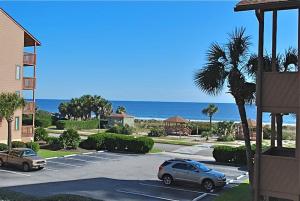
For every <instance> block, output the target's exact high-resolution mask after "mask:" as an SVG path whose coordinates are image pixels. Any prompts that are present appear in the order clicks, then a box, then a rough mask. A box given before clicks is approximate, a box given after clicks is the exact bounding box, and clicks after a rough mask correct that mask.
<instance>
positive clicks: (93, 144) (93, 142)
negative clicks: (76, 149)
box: [80, 134, 106, 150]
mask: <svg viewBox="0 0 300 201" xmlns="http://www.w3.org/2000/svg"><path fill="white" fill-rule="evenodd" d="M105 136H106V134H94V135H90V136H89V137H88V138H87V139H86V140H83V141H82V142H81V143H80V147H81V148H83V149H88V150H101V149H103V148H104V139H105Z"/></svg>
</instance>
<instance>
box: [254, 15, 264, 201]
mask: <svg viewBox="0 0 300 201" xmlns="http://www.w3.org/2000/svg"><path fill="white" fill-rule="evenodd" d="M256 16H257V19H258V22H259V38H258V69H257V75H256V106H257V118H256V154H255V172H254V176H255V179H254V181H255V183H254V185H255V195H254V201H260V159H261V142H262V105H261V102H262V73H263V69H262V68H263V58H264V11H262V10H256Z"/></svg>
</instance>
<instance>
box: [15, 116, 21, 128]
mask: <svg viewBox="0 0 300 201" xmlns="http://www.w3.org/2000/svg"><path fill="white" fill-rule="evenodd" d="M15 130H16V131H18V130H20V117H15Z"/></svg>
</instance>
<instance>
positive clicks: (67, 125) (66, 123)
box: [56, 119, 99, 130]
mask: <svg viewBox="0 0 300 201" xmlns="http://www.w3.org/2000/svg"><path fill="white" fill-rule="evenodd" d="M56 128H57V129H60V130H64V129H74V130H82V129H97V128H99V120H98V119H92V120H86V121H75V120H59V121H57V122H56Z"/></svg>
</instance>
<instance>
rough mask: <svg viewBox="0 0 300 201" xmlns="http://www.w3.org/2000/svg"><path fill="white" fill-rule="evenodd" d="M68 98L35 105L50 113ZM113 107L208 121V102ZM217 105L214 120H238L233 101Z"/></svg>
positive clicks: (251, 113)
mask: <svg viewBox="0 0 300 201" xmlns="http://www.w3.org/2000/svg"><path fill="white" fill-rule="evenodd" d="M68 101H69V100H59V99H37V100H36V103H37V107H38V109H41V110H46V111H48V112H51V113H57V112H58V106H59V104H60V103H62V102H68ZM110 102H111V103H112V106H113V109H114V110H115V109H116V108H117V107H118V106H124V107H125V108H126V110H127V113H128V114H130V115H133V116H135V117H136V118H138V119H156V120H164V119H166V118H169V117H171V116H176V115H179V116H182V117H184V118H186V119H188V120H191V121H208V120H209V118H208V117H207V116H205V115H204V114H202V109H203V108H205V107H207V105H208V104H210V103H203V102H202V103H201V102H198V103H197V102H160V101H115V100H113V101H110ZM214 104H215V105H217V106H218V108H219V110H218V112H217V113H216V114H215V115H214V116H213V120H214V121H235V122H239V121H240V116H239V113H238V108H237V106H236V104H234V103H214ZM246 113H247V118H248V119H256V106H255V105H254V104H253V105H246ZM283 120H284V124H295V123H296V120H295V118H294V117H293V116H292V115H285V116H284V117H283ZM263 123H270V114H268V113H265V114H264V116H263Z"/></svg>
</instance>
